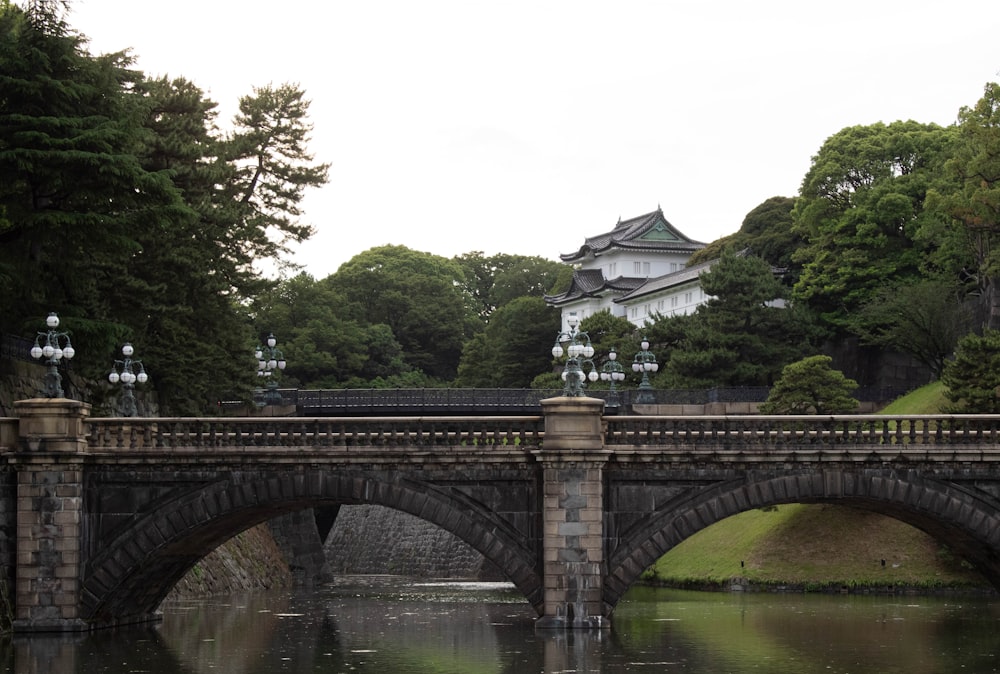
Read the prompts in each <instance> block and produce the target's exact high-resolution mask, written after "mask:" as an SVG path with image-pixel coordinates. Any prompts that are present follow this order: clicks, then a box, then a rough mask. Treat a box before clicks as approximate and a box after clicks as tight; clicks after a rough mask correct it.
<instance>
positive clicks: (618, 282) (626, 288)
mask: <svg viewBox="0 0 1000 674" xmlns="http://www.w3.org/2000/svg"><path fill="white" fill-rule="evenodd" d="M645 282H646V279H644V278H632V277H629V276H619V277H618V278H614V279H611V280H607V279H605V278H604V274H602V273H601V270H600V269H577V270H575V271H574V272H573V280H572V281H571V282H570V285H569V290H567V291H566V292H564V293H562V294H561V295H545V296H544V299H545V301H546V302H548V303H549V304H564V303H566V302H572V301H574V300H578V299H580V298H582V297H596V296H598V295H599V294H600V293H602V292H605V291H614V292H624V293H629V292H631V291H633V290H635V289H636V288H638V287H640V286H641V285H642V284H644V283H645Z"/></svg>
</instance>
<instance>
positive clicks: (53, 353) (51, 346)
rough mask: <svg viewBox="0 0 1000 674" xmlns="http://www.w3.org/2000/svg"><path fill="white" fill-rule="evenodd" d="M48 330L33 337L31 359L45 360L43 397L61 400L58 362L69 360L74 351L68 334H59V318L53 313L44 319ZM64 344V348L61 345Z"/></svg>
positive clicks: (74, 353)
mask: <svg viewBox="0 0 1000 674" xmlns="http://www.w3.org/2000/svg"><path fill="white" fill-rule="evenodd" d="M45 325H46V326H47V327H48V330H46V331H45V332H39V333H38V336H37V337H35V345H34V346H33V347H31V352H30V353H31V357H32V358H35V359H36V360H39V359H42V358H44V359H45V364H46V365H48V366H49V369H48V371H46V373H45V397H46V398H62V397H63V395H64V394H63V390H62V377H61V376H60V375H59V370H58V369H57V367H58V366H59V361H61V360H62V359H63V358H65V359H66V360H70V359H71V358H72V357H73V356H74V355H76V350H75V349H74V348H73V345H72V344H70V342H69V334H67V333H65V332H59V331H58V330H56V328H58V327H59V317H58V316H56V315H55V313H50V314H49V316H48V318H46V319H45ZM63 343H65V346H62V344H63Z"/></svg>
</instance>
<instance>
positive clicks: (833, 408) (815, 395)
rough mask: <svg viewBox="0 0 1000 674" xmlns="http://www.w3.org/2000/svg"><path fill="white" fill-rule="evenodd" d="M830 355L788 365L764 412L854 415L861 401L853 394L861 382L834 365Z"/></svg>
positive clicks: (762, 407) (764, 407)
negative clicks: (847, 375)
mask: <svg viewBox="0 0 1000 674" xmlns="http://www.w3.org/2000/svg"><path fill="white" fill-rule="evenodd" d="M831 362H833V359H832V358H830V356H824V355H817V356H809V357H807V358H803V359H802V360H799V361H796V362H794V363H790V364H789V365H786V366H785V368H784V369H783V370H782V371H781V377H780V378H779V379H778V381H776V382H775V383H774V386H773V387H772V388H771V393H770V394H769V395H768V397H767V400H766V401H765V402H764V403H763V404H762V405H761V406H760V411H761V413H762V414H850V413H852V412H855V411H857V409H858V405H859V402H858V400H857V399H855V398H853V397H851V394H852V393H853V392H854V391H855V390H856V389H857V388H858V383H857V382H856V381H854V380H853V379H848V378H847V377H845V376H844V374H843V373H842V372H839V371H837V370H834V369H833V368H832V367H830V363H831Z"/></svg>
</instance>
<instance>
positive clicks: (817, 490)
mask: <svg viewBox="0 0 1000 674" xmlns="http://www.w3.org/2000/svg"><path fill="white" fill-rule="evenodd" d="M787 503H838V504H841V505H850V506H853V507H858V508H863V509H866V510H870V511H872V512H877V513H880V514H884V515H888V516H890V517H894V518H896V519H898V520H900V521H903V522H906V523H907V524H910V525H912V526H914V527H916V528H918V529H921V530H922V531H924V532H926V533H927V534H929V535H931V536H933V537H934V538H936V539H937V540H939V541H941V542H944V543H946V544H948V545H949V546H950V547H951V548H952V549H953V550H955V551H956V552H958V553H959V554H960V555H962V556H963V557H964V558H965V559H966V560H967V561H969V562H970V563H971V564H972V565H973V566H975V567H976V568H977V569H978V570H979V571H980V572H981V573H982V574H983V575H984V576H985V577H986V578H987V579H988V580H989V581H990V582H991V583H992V584H993V585H994V586H995V587H997V588H998V589H1000V504H998V502H997V500H996V499H995V498H993V497H992V496H990V495H989V494H986V493H985V492H979V491H973V490H970V489H967V488H965V487H963V486H960V485H957V484H955V483H952V482H948V481H945V480H938V479H934V478H927V477H923V476H921V475H920V474H919V473H917V472H907V471H897V470H891V469H885V470H825V471H818V472H816V471H802V472H796V473H789V474H785V475H783V476H780V477H771V478H767V479H754V478H753V477H752V476H747V477H745V478H743V479H740V480H735V481H730V482H725V483H719V484H715V485H713V486H711V487H708V488H706V489H701V490H692V492H689V493H688V495H687V497H686V498H683V499H681V500H679V501H673V502H671V503H669V504H668V505H667V506H666V507H665V508H664V509H662V510H660V511H658V512H655V513H652V514H651V515H650V517H649V518H647V519H646V520H645V521H644V522H643V523H642V524H641V525H640V526H638V527H635V528H634V529H633V530H632V531H630V532H627V533H626V535H625V536H623V537H622V540H621V542H620V544H619V546H618V550H619V551H621V552H620V553H619V554H614V553H612V556H611V557H610V559H609V561H608V573H607V576H606V577H605V581H604V590H603V595H602V596H603V601H604V610H605V615H607V616H610V615H611V613H612V612H613V611H614V608H615V606H616V605H617V604H618V602H619V600H620V599H621V597H622V595H623V594H624V593H625V591H626V590H628V588H629V587H631V585H632V584H633V583H635V582H636V581H637V580H638V579H639V576H640V575H641V574H642V572H643V571H644V570H645V569H647V568H648V567H649V566H650V565H651V564H653V563H654V562H655V561H656V560H657V559H659V558H660V557H661V556H663V555H664V554H665V553H667V552H668V551H669V550H670V549H672V548H673V547H674V546H675V545H677V544H678V543H680V542H681V541H683V540H684V539H686V538H689V537H690V536H691V535H693V534H695V533H696V532H698V531H700V530H702V529H704V528H706V527H708V526H711V525H712V524H715V523H716V522H719V521H720V520H723V519H725V518H727V517H730V516H731V515H736V514H738V513H741V512H744V511H747V510H752V509H754V508H761V507H766V506H771V505H781V504H787Z"/></svg>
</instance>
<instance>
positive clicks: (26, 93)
mask: <svg viewBox="0 0 1000 674" xmlns="http://www.w3.org/2000/svg"><path fill="white" fill-rule="evenodd" d="M50 4H51V3H37V6H33V7H32V8H31V9H30V11H28V12H24V11H22V10H20V9H18V8H17V7H15V6H14V5H11V4H4V5H2V6H0V101H2V104H0V204H2V207H3V212H4V214H5V221H4V223H3V225H2V229H0V268H2V269H3V270H4V273H3V274H0V277H2V278H0V283H2V284H3V285H2V287H0V297H2V298H3V299H2V302H3V304H4V306H3V311H0V329H2V330H4V331H8V332H14V333H24V332H26V331H28V330H30V329H31V328H32V327H33V326H35V325H37V324H38V323H39V322H40V321H41V320H43V318H44V316H45V315H46V314H47V313H48V312H49V311H57V312H58V313H59V314H60V316H61V317H62V318H63V325H64V326H66V328H67V329H68V330H71V331H72V332H73V333H74V337H75V341H76V343H77V347H78V348H77V351H78V354H79V358H78V360H77V361H75V362H76V363H77V364H78V367H81V368H82V369H83V371H84V372H85V373H86V372H87V371H88V369H89V370H90V371H93V372H97V371H99V370H100V369H103V368H104V367H106V364H99V363H98V362H97V361H98V360H100V359H101V358H103V357H104V356H105V355H106V354H109V353H112V352H113V345H114V343H115V342H116V341H118V340H119V338H120V336H121V334H123V333H124V332H126V331H127V330H126V326H125V325H124V324H123V323H122V321H121V319H120V317H119V316H116V315H115V310H114V309H115V308H114V305H113V297H114V296H115V294H116V288H117V287H118V284H119V283H120V281H121V276H122V274H121V271H120V270H121V268H122V266H123V261H124V260H127V259H128V258H129V257H130V256H133V255H136V254H138V253H139V252H140V250H141V245H140V244H139V242H138V241H137V237H136V233H137V232H138V231H140V230H141V229H142V228H144V227H148V226H151V223H160V222H163V221H169V220H171V219H173V218H178V217H187V216H188V209H187V208H186V206H185V205H184V204H183V202H182V200H181V199H180V195H179V193H178V192H177V190H176V189H175V188H174V186H173V184H172V182H171V181H170V177H169V176H168V175H167V174H166V173H164V172H156V171H149V170H146V169H145V168H143V166H142V165H141V163H140V161H139V160H138V158H137V157H136V149H137V148H138V146H139V145H140V144H141V142H142V139H143V136H144V135H145V134H146V133H147V131H146V130H145V129H143V127H142V124H141V111H140V109H139V108H138V107H137V101H136V98H135V97H133V96H129V95H126V91H127V90H128V89H129V88H130V87H131V86H132V85H134V84H135V82H136V81H137V80H138V79H139V75H138V73H136V72H134V71H132V70H129V65H130V59H129V58H128V57H127V56H126V55H124V54H121V53H118V54H111V55H107V56H103V57H100V58H94V57H92V56H90V55H89V54H88V53H86V51H85V49H84V46H85V43H84V41H83V39H82V38H81V37H79V36H78V35H75V34H73V33H72V31H71V30H70V29H69V27H68V26H67V25H66V24H65V23H64V22H63V21H62V20H61V19H60V18H59V16H58V14H57V13H55V12H53V11H51V10H52V7H51V6H50ZM152 226H155V225H152Z"/></svg>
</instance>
